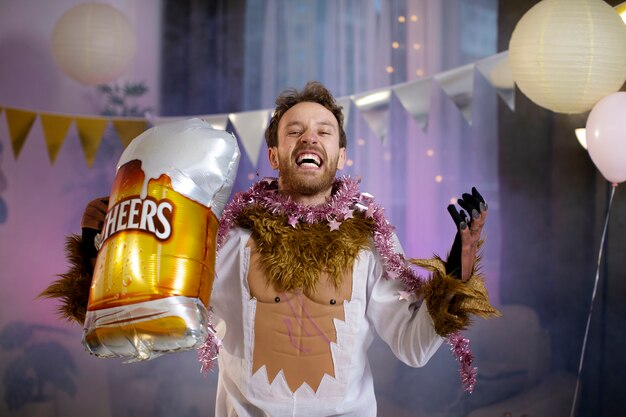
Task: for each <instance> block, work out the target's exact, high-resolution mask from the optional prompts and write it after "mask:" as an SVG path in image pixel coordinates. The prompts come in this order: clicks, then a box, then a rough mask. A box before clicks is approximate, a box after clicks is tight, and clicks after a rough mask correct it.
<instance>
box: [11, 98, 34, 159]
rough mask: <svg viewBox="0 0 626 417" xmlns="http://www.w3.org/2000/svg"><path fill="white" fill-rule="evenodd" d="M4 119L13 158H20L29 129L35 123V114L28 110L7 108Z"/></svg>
mask: <svg viewBox="0 0 626 417" xmlns="http://www.w3.org/2000/svg"><path fill="white" fill-rule="evenodd" d="M6 118H7V124H8V126H9V136H10V137H11V147H12V148H13V156H15V159H17V158H18V157H19V156H20V152H21V151H22V147H23V146H24V143H26V138H27V137H28V133H29V132H30V128H31V127H33V123H35V119H36V118H37V113H35V112H32V111H28V110H18V109H12V108H7V109H6Z"/></svg>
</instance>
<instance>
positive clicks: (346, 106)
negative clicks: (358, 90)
mask: <svg viewBox="0 0 626 417" xmlns="http://www.w3.org/2000/svg"><path fill="white" fill-rule="evenodd" d="M336 101H337V104H339V105H340V106H341V107H342V108H343V109H342V112H343V128H344V130H345V129H346V126H348V120H350V105H351V104H352V96H348V97H339V98H338V99H337V100H336Z"/></svg>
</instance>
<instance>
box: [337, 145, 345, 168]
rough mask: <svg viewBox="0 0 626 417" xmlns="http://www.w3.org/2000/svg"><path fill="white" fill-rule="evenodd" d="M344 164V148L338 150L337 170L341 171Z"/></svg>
mask: <svg viewBox="0 0 626 417" xmlns="http://www.w3.org/2000/svg"><path fill="white" fill-rule="evenodd" d="M345 163H346V148H339V159H338V160H337V169H343V166H344V165H345Z"/></svg>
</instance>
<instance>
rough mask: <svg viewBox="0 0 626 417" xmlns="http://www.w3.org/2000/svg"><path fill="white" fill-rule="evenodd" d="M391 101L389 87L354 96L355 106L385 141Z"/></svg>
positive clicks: (377, 134) (375, 132)
mask: <svg viewBox="0 0 626 417" xmlns="http://www.w3.org/2000/svg"><path fill="white" fill-rule="evenodd" d="M390 101H391V90H390V89H389V88H380V89H378V90H374V91H369V92H367V93H362V94H357V95H355V96H354V105H355V107H356V108H357V109H358V110H359V112H360V113H361V114H362V115H363V118H364V119H365V121H366V122H367V124H368V125H369V127H370V129H372V132H374V134H375V135H376V136H377V137H378V139H380V140H381V141H384V140H385V137H386V135H387V123H388V122H389V103H390Z"/></svg>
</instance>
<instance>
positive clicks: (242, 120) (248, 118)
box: [228, 109, 270, 168]
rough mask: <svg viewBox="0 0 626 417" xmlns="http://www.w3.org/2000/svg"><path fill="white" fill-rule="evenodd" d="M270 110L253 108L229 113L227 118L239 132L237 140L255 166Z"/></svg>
mask: <svg viewBox="0 0 626 417" xmlns="http://www.w3.org/2000/svg"><path fill="white" fill-rule="evenodd" d="M269 115H270V110H267V109H266V110H255V111H247V112H242V113H231V114H229V115H228V119H229V120H230V122H231V123H232V124H233V126H234V127H235V130H236V131H237V133H238V134H239V140H241V143H242V144H243V148H244V150H245V151H246V154H247V155H248V158H249V159H250V162H252V165H253V166H254V167H255V168H256V167H257V165H258V159H259V153H260V152H261V145H262V144H263V140H264V136H263V135H264V133H265V129H266V128H267V124H268V122H269V120H268V119H269Z"/></svg>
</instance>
